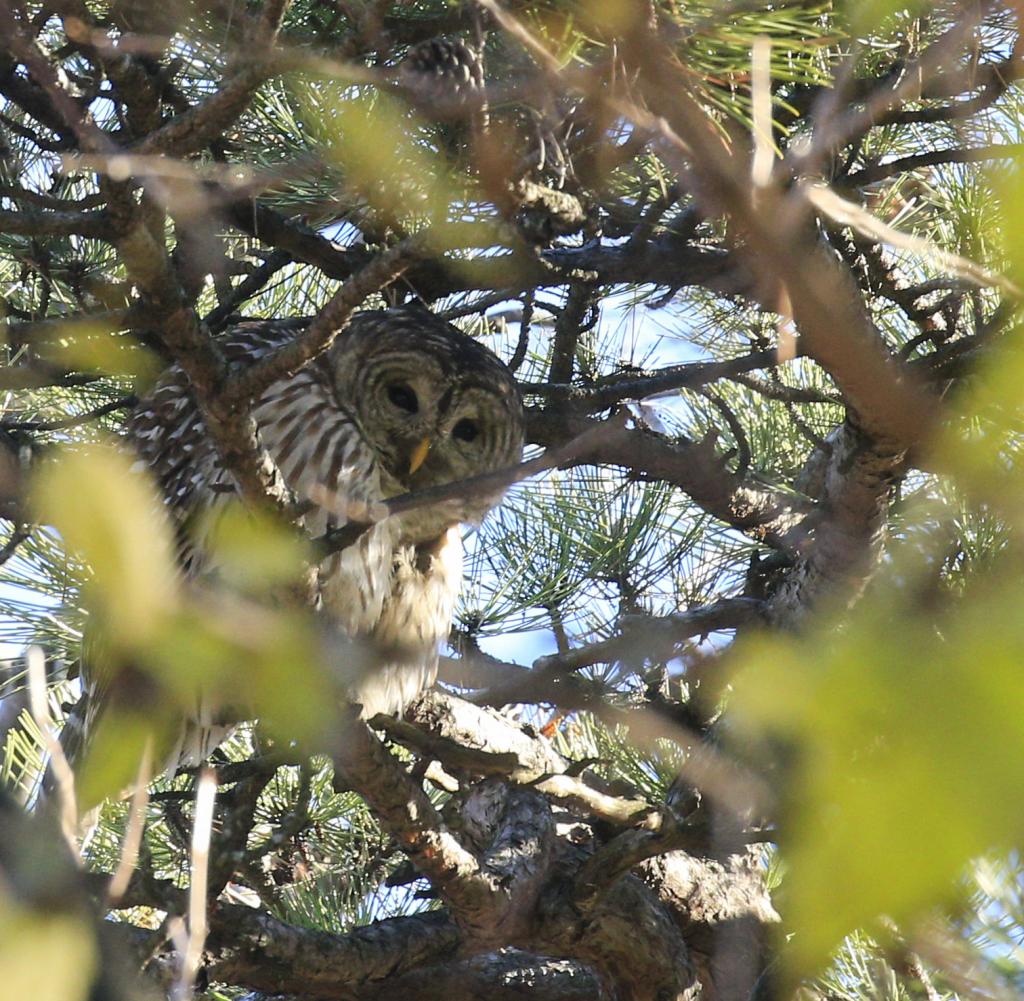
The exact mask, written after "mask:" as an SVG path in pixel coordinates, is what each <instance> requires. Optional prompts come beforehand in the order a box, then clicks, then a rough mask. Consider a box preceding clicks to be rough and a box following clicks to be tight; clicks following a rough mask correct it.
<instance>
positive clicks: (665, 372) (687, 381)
mask: <svg viewBox="0 0 1024 1001" xmlns="http://www.w3.org/2000/svg"><path fill="white" fill-rule="evenodd" d="M778 361H779V359H778V353H777V352H776V351H775V350H774V349H770V350H767V351H755V352H752V353H751V354H749V355H744V356H743V357H741V358H730V359H728V360H726V361H715V362H686V363H684V364H682V365H672V366H670V367H668V368H664V369H662V370H661V371H660V372H654V373H652V374H651V375H641V376H636V375H631V376H626V377H623V376H609V377H607V378H605V379H601V380H599V381H597V382H596V383H594V384H593V385H590V386H573V385H569V384H566V383H550V382H523V383H520V384H519V388H520V389H521V390H522V392H523V393H524V394H525V395H527V396H529V395H534V396H542V397H546V398H549V399H556V400H565V401H567V402H569V403H572V404H575V405H577V407H579V406H582V407H583V409H584V410H585V411H589V412H593V411H597V410H605V409H607V408H608V407H610V406H612V405H613V404H615V403H619V402H621V401H622V400H647V399H650V398H651V397H654V396H658V395H660V394H662V393H671V392H674V391H676V390H680V389H698V388H700V387H701V386H705V385H707V384H708V383H709V382H716V381H717V380H718V379H729V378H732V377H733V376H736V375H738V374H740V373H744V372H749V371H751V370H753V369H757V368H770V367H771V366H773V365H777V364H778Z"/></svg>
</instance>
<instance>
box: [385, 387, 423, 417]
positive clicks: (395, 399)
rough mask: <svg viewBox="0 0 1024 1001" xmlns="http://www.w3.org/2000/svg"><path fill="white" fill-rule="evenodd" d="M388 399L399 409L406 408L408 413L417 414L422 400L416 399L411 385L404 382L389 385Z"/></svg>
mask: <svg viewBox="0 0 1024 1001" xmlns="http://www.w3.org/2000/svg"><path fill="white" fill-rule="evenodd" d="M388 399H389V400H390V401H391V402H392V403H393V404H394V405H395V406H396V407H398V409H399V410H404V411H405V412H406V413H407V414H415V413H417V412H418V411H419V409H420V402H419V400H417V399H416V394H415V392H413V390H412V388H411V387H409V386H406V385H404V384H402V383H397V384H396V385H394V386H388Z"/></svg>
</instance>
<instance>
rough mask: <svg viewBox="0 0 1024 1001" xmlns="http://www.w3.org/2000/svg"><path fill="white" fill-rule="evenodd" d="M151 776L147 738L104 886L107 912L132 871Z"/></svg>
mask: <svg viewBox="0 0 1024 1001" xmlns="http://www.w3.org/2000/svg"><path fill="white" fill-rule="evenodd" d="M152 777H153V738H152V737H147V738H146V746H145V747H144V748H143V750H142V760H141V761H140V762H139V771H138V774H137V775H136V776H135V788H134V789H133V790H132V801H131V806H129V808H128V827H127V829H126V830H125V832H124V841H123V842H122V843H121V855H120V858H118V860H117V868H116V869H115V870H114V875H113V876H111V878H110V884H109V886H108V887H107V894H106V896H107V900H106V906H107V907H108V908H110V909H114V908H116V907H118V906H119V905H120V903H121V900H122V898H123V897H124V894H125V891H126V890H127V889H128V884H129V883H130V882H131V878H132V875H133V874H134V872H135V863H136V862H137V861H138V858H139V848H140V847H141V846H142V833H143V831H144V830H145V828H146V806H147V805H148V803H149V782H150V779H151V778H152Z"/></svg>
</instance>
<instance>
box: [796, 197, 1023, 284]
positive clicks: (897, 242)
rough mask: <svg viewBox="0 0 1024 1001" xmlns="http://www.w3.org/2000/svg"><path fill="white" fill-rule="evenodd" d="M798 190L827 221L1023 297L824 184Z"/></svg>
mask: <svg viewBox="0 0 1024 1001" xmlns="http://www.w3.org/2000/svg"><path fill="white" fill-rule="evenodd" d="M800 190H801V191H802V192H803V194H804V197H805V198H806V199H807V200H808V201H809V202H810V203H811V204H812V205H813V206H814V207H815V208H816V209H818V211H819V212H822V213H824V214H825V215H827V216H828V217H829V218H830V219H833V220H834V221H836V222H838V223H840V224H842V225H844V226H850V227H851V228H853V229H854V230H856V231H857V232H858V233H860V234H861V235H862V236H866V237H868V238H869V239H872V240H877V241H879V242H881V243H887V244H889V245H890V246H892V247H898V248H900V249H901V250H908V251H910V252H911V253H915V254H918V255H920V256H921V257H923V258H925V259H926V260H929V261H931V262H932V263H933V264H934V265H935V266H936V267H938V268H942V269H943V270H945V271H949V272H951V273H952V274H954V275H956V276H957V277H959V278H965V279H969V280H970V281H973V282H974V283H975V284H977V285H981V286H991V287H994V288H998V289H1001V290H1002V291H1003V292H1006V293H1007V294H1009V295H1012V296H1013V297H1014V298H1017V299H1019V298H1021V297H1022V296H1024V291H1022V290H1021V288H1020V286H1018V285H1017V284H1016V283H1014V282H1012V281H1010V279H1009V278H1006V277H1004V276H1003V275H999V274H995V273H994V272H992V271H989V270H988V269H987V268H984V267H982V266H981V265H980V264H976V263H975V262H974V261H971V260H968V259H967V258H966V257H961V256H960V255H959V254H954V253H951V252H950V251H948V250H945V249H943V248H942V247H939V246H936V245H935V244H934V243H932V242H931V241H930V240H926V239H924V238H923V237H920V236H914V235H913V234H912V233H903V232H901V231H900V230H898V229H896V228H894V227H893V226H890V225H889V224H888V223H886V222H883V221H882V220H881V219H879V218H878V217H877V216H874V215H872V214H871V213H870V212H868V210H867V209H865V208H862V207H861V206H860V205H856V204H854V203H853V202H849V201H847V200H846V199H844V198H840V197H839V195H837V194H836V193H835V192H834V191H832V190H831V189H829V188H828V187H826V186H825V185H823V184H809V183H806V182H805V183H802V184H801V185H800Z"/></svg>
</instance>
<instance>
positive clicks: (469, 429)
mask: <svg viewBox="0 0 1024 1001" xmlns="http://www.w3.org/2000/svg"><path fill="white" fill-rule="evenodd" d="M479 434H480V428H479V427H478V426H477V423H476V421H471V420H470V419H469V418H468V417H463V418H462V420H461V421H459V422H458V424H456V425H455V427H453V428H452V435H453V436H454V437H456V438H458V439H459V441H476V439H477V437H478V436H479Z"/></svg>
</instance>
